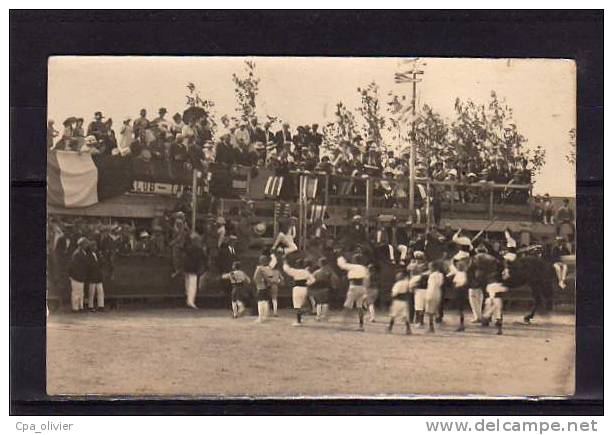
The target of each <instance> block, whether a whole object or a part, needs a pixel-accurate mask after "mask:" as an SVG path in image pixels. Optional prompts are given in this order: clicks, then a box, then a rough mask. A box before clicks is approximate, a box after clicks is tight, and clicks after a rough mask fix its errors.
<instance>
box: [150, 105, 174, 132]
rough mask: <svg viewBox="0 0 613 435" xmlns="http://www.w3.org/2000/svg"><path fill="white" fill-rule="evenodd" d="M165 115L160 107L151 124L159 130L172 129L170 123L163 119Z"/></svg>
mask: <svg viewBox="0 0 613 435" xmlns="http://www.w3.org/2000/svg"><path fill="white" fill-rule="evenodd" d="M166 113H167V111H166V108H165V107H160V110H158V117H157V118H155V119H154V120H153V121H152V124H154V125H155V126H157V127H158V128H160V129H165V130H167V131H170V129H171V127H172V123H171V122H170V121H168V120H167V119H166V118H164V117H165V116H166Z"/></svg>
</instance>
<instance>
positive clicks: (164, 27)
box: [9, 11, 604, 415]
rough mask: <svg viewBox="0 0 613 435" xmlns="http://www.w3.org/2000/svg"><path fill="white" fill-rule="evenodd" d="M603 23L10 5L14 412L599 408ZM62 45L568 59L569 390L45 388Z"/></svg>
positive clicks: (472, 14) (100, 50) (577, 14)
mask: <svg viewBox="0 0 613 435" xmlns="http://www.w3.org/2000/svg"><path fill="white" fill-rule="evenodd" d="M603 31H604V21H603V12H602V11H496V12H494V11H454V12H449V11H408V12H400V11H343V12H324V11H292V12H288V11H248V12H240V11H233V12H228V11H181V12H176V11H11V12H10V70H9V74H10V160H11V161H10V182H11V188H10V211H9V213H10V228H11V231H10V243H11V245H10V246H11V249H10V251H11V254H10V285H11V288H10V369H11V372H10V376H11V378H10V398H11V410H10V411H11V414H13V415H18V414H38V415H45V414H53V415H61V414H136V415H140V414H307V413H308V414H361V415H363V414H402V415H420V414H424V415H444V414H447V415H464V414H469V415H470V414H479V415H488V414H490V415H518V414H525V415H528V414H543V415H548V414H549V415H551V414H557V415H589V414H602V413H603V412H604V408H603V402H602V399H603V396H604V394H603V389H604V387H603V361H604V359H603V358H604V356H603V334H604V330H603V287H604V283H603V236H602V235H603V232H602V222H603V157H604V156H603V143H604V142H603V140H604V139H603V125H604V123H603V58H604V38H603ZM62 54H83V55H97V54H106V55H109V54H118V55H119V54H121V55H127V54H134V55H137V54H140V55H270V56H281V55H283V56H290V55H301V56H309V55H313V56H315V55H316V56H424V57H425V56H438V57H457V56H464V57H466V56H467V57H505V58H506V57H519V58H521V57H547V58H571V59H575V60H576V62H577V81H578V83H577V132H578V136H577V143H578V145H577V148H578V156H577V210H576V212H577V227H578V228H577V229H578V241H577V242H578V243H577V257H578V258H579V259H580V260H579V263H578V274H577V281H578V284H577V288H578V289H579V290H578V291H579V294H578V298H577V365H576V375H577V376H576V379H577V389H576V395H575V396H574V397H573V398H572V399H569V400H563V401H560V400H554V401H551V400H540V401H521V400H515V401H508V400H505V401H497V400H488V401H474V400H471V401H462V400H453V401H451V400H444V401H440V400H420V401H396V400H386V401H377V400H343V401H333V400H322V401H307V400H296V401H274V400H263V401H257V402H256V403H249V404H246V403H244V402H241V401H223V400H214V401H196V400H176V401H173V400H167V399H164V400H152V399H149V400H121V401H117V400H114V401H110V400H104V399H99V400H84V399H83V400H82V399H79V398H50V397H47V396H46V394H45V273H44V271H45V179H46V175H45V173H46V168H45V162H46V157H45V156H46V154H45V152H46V151H45V150H46V118H47V116H46V101H47V57H48V56H51V55H62ZM92 86H95V83H92ZM82 91H83V90H80V92H79V94H81V92H82ZM296 92H305V90H303V89H296ZM306 92H308V90H306ZM288 97H290V98H291V96H288ZM543 104H547V103H546V102H544V103H543ZM483 357H484V358H487V355H483ZM514 357H516V358H521V357H522V350H521V349H517V353H516V355H515V356H514ZM458 369H459V370H461V368H458ZM458 375H459V376H461V373H460V372H459V373H458Z"/></svg>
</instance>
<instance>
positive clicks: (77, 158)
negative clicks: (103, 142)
mask: <svg viewBox="0 0 613 435" xmlns="http://www.w3.org/2000/svg"><path fill="white" fill-rule="evenodd" d="M131 188H132V161H131V157H130V156H120V155H117V156H109V155H100V154H97V155H91V154H89V153H77V152H74V151H56V150H54V151H48V152H47V203H48V204H50V205H54V206H58V207H66V208H78V207H88V206H91V205H94V204H97V203H98V202H100V201H104V200H105V199H109V198H112V197H115V196H118V195H121V194H122V193H125V192H127V191H128V190H130V189H131Z"/></svg>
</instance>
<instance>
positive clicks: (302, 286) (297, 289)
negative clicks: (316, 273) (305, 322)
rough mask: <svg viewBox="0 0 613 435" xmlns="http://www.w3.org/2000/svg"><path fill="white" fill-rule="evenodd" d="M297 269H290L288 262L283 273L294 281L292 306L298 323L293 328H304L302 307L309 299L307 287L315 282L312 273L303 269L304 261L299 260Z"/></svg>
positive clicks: (284, 265)
mask: <svg viewBox="0 0 613 435" xmlns="http://www.w3.org/2000/svg"><path fill="white" fill-rule="evenodd" d="M295 264H296V268H293V267H290V265H289V264H287V262H286V261H284V262H283V271H284V272H285V273H286V274H288V275H289V276H290V277H291V278H292V279H293V280H294V287H293V288H292V304H293V306H294V309H295V310H296V322H295V323H294V324H293V326H302V314H303V311H302V307H303V306H304V303H305V301H306V298H307V294H308V290H307V287H308V286H310V285H311V284H313V283H314V282H315V278H314V277H313V275H312V274H311V272H310V271H309V270H308V269H306V268H304V267H303V261H302V259H300V258H299V259H297V260H296V262H295Z"/></svg>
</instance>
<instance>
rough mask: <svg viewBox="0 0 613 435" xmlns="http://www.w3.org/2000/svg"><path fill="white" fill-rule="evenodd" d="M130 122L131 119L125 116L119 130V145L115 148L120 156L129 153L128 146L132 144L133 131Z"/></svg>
mask: <svg viewBox="0 0 613 435" xmlns="http://www.w3.org/2000/svg"><path fill="white" fill-rule="evenodd" d="M130 121H132V118H131V117H129V116H126V117H125V118H124V120H123V124H122V125H121V129H120V130H119V143H118V147H117V148H118V152H119V154H120V155H122V156H125V155H127V154H129V153H130V145H132V142H134V129H132V126H131V125H130Z"/></svg>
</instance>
